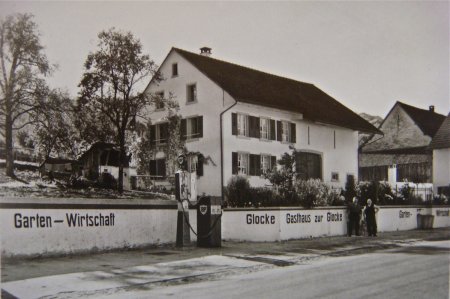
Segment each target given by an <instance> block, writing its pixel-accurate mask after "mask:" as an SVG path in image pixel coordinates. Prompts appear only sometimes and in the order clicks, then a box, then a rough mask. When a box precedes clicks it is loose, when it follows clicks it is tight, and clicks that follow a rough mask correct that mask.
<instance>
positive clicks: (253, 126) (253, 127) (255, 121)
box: [248, 116, 261, 138]
mask: <svg viewBox="0 0 450 299" xmlns="http://www.w3.org/2000/svg"><path fill="white" fill-rule="evenodd" d="M248 119H249V120H248V122H249V136H250V137H254V138H259V137H260V136H261V134H260V131H259V117H256V116H249V118H248Z"/></svg>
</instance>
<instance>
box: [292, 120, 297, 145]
mask: <svg viewBox="0 0 450 299" xmlns="http://www.w3.org/2000/svg"><path fill="white" fill-rule="evenodd" d="M296 136H297V135H296V132H295V123H291V142H292V143H296V142H297V141H296Z"/></svg>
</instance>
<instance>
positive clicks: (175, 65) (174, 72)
mask: <svg viewBox="0 0 450 299" xmlns="http://www.w3.org/2000/svg"><path fill="white" fill-rule="evenodd" d="M177 76H178V63H173V64H172V77H177Z"/></svg>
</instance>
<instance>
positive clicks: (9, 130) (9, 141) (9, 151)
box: [5, 96, 15, 178]
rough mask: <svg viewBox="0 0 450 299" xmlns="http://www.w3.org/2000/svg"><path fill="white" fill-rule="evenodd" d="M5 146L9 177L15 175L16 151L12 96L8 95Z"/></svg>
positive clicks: (6, 100)
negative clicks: (14, 147) (14, 146)
mask: <svg viewBox="0 0 450 299" xmlns="http://www.w3.org/2000/svg"><path fill="white" fill-rule="evenodd" d="M5 102H6V103H5V106H6V107H5V108H6V109H5V110H6V117H5V143H6V145H5V147H6V175H7V176H9V177H12V178H13V177H15V175H14V152H13V122H12V111H11V106H12V103H11V98H10V97H9V96H6V99H5Z"/></svg>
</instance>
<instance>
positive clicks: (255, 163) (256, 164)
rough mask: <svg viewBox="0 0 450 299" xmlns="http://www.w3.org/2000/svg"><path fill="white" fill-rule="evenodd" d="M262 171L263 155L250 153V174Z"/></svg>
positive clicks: (257, 173)
mask: <svg viewBox="0 0 450 299" xmlns="http://www.w3.org/2000/svg"><path fill="white" fill-rule="evenodd" d="M260 173H261V157H260V156H259V155H252V154H250V171H249V174H250V175H260Z"/></svg>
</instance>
